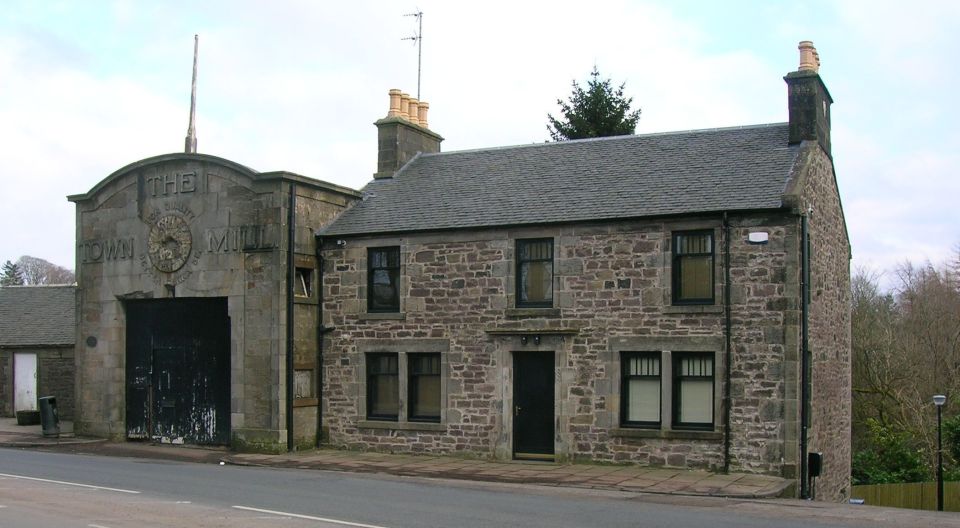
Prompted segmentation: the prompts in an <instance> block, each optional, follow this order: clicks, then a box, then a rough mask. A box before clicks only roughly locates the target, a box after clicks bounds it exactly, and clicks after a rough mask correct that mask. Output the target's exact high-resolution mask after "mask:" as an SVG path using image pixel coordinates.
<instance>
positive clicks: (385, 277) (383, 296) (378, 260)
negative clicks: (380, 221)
mask: <svg viewBox="0 0 960 528" xmlns="http://www.w3.org/2000/svg"><path fill="white" fill-rule="evenodd" d="M367 311H368V312H399V311H400V247H399V246H392V247H381V248H368V249H367Z"/></svg>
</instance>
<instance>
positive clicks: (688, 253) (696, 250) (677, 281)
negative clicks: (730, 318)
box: [672, 231, 713, 304]
mask: <svg viewBox="0 0 960 528" xmlns="http://www.w3.org/2000/svg"><path fill="white" fill-rule="evenodd" d="M672 289H673V302H674V304H713V231H682V232H679V233H674V234H673V288H672Z"/></svg>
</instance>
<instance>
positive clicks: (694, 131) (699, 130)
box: [407, 121, 789, 165]
mask: <svg viewBox="0 0 960 528" xmlns="http://www.w3.org/2000/svg"><path fill="white" fill-rule="evenodd" d="M788 124H789V123H787V122H786V121H783V122H778V123H760V124H756V125H738V126H728V127H714V128H694V129H689V130H669V131H665V132H649V133H646V134H624V135H622V136H605V137H596V138H583V139H568V140H566V141H544V142H543V143H525V144H521V145H502V146H499V147H480V148H473V149H463V150H451V151H447V152H430V153H420V156H418V157H423V158H432V157H437V156H444V155H448V154H470V153H474V152H494V151H498V150H512V149H522V148H533V147H550V146H557V145H570V144H580V143H594V142H600V141H626V140H629V139H639V138H648V137H662V136H678V135H683V134H697V133H705V132H728V131H732V130H751V129H762V128H774V127H778V126H786V125H788ZM413 161H414V160H410V162H413ZM410 162H408V163H407V165H409V164H410Z"/></svg>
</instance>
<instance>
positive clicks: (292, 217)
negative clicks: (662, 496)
mask: <svg viewBox="0 0 960 528" xmlns="http://www.w3.org/2000/svg"><path fill="white" fill-rule="evenodd" d="M296 208H297V184H295V183H292V182H291V183H290V204H289V206H288V208H287V398H286V400H287V409H286V411H287V451H293V448H294V445H293V357H294V354H293V282H294V280H295V279H296V273H295V268H294V259H293V253H294V250H295V249H296V240H295V238H296V233H297V229H296V223H295V221H296V217H297V215H296V211H297V209H296Z"/></svg>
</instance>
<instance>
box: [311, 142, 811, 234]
mask: <svg viewBox="0 0 960 528" xmlns="http://www.w3.org/2000/svg"><path fill="white" fill-rule="evenodd" d="M787 140H788V126H787V124H786V123H777V124H772V125H756V126H749V127H736V128H721V129H711V130H693V131H685V132H671V133H662V134H647V135H636V136H619V137H611V138H599V139H586V140H577V141H563V142H557V143H540V144H533V145H523V146H516V147H501V148H491V149H481V150H467V151H460V152H444V153H436V154H421V155H419V156H418V157H416V158H415V159H413V160H412V161H410V162H409V163H408V164H407V165H406V166H405V167H403V168H402V169H401V170H400V171H398V172H397V174H396V175H395V176H394V177H393V178H389V179H380V180H374V181H372V182H370V183H369V184H368V185H367V186H366V187H364V189H363V192H364V194H365V196H366V198H365V199H364V200H363V201H362V202H358V203H357V204H356V205H354V206H353V207H352V208H351V209H349V210H348V211H346V212H344V213H343V214H341V215H340V217H339V218H337V220H335V221H334V222H333V223H332V224H330V225H329V226H327V228H325V229H323V230H321V234H323V235H355V234H363V233H389V232H403V231H422V230H435V229H457V228H475V227H488V226H506V225H522V224H540V223H553V222H576V221H589V220H604V219H618V218H636V217H645V216H660V215H675V214H687V213H698V212H710V211H721V210H738V209H739V210H744V209H771V208H779V207H781V205H782V201H781V199H782V195H783V192H784V190H785V188H786V184H787V180H788V178H789V176H790V174H791V170H792V168H793V165H794V163H795V161H796V158H797V152H798V151H799V147H798V146H788V145H787Z"/></svg>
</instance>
